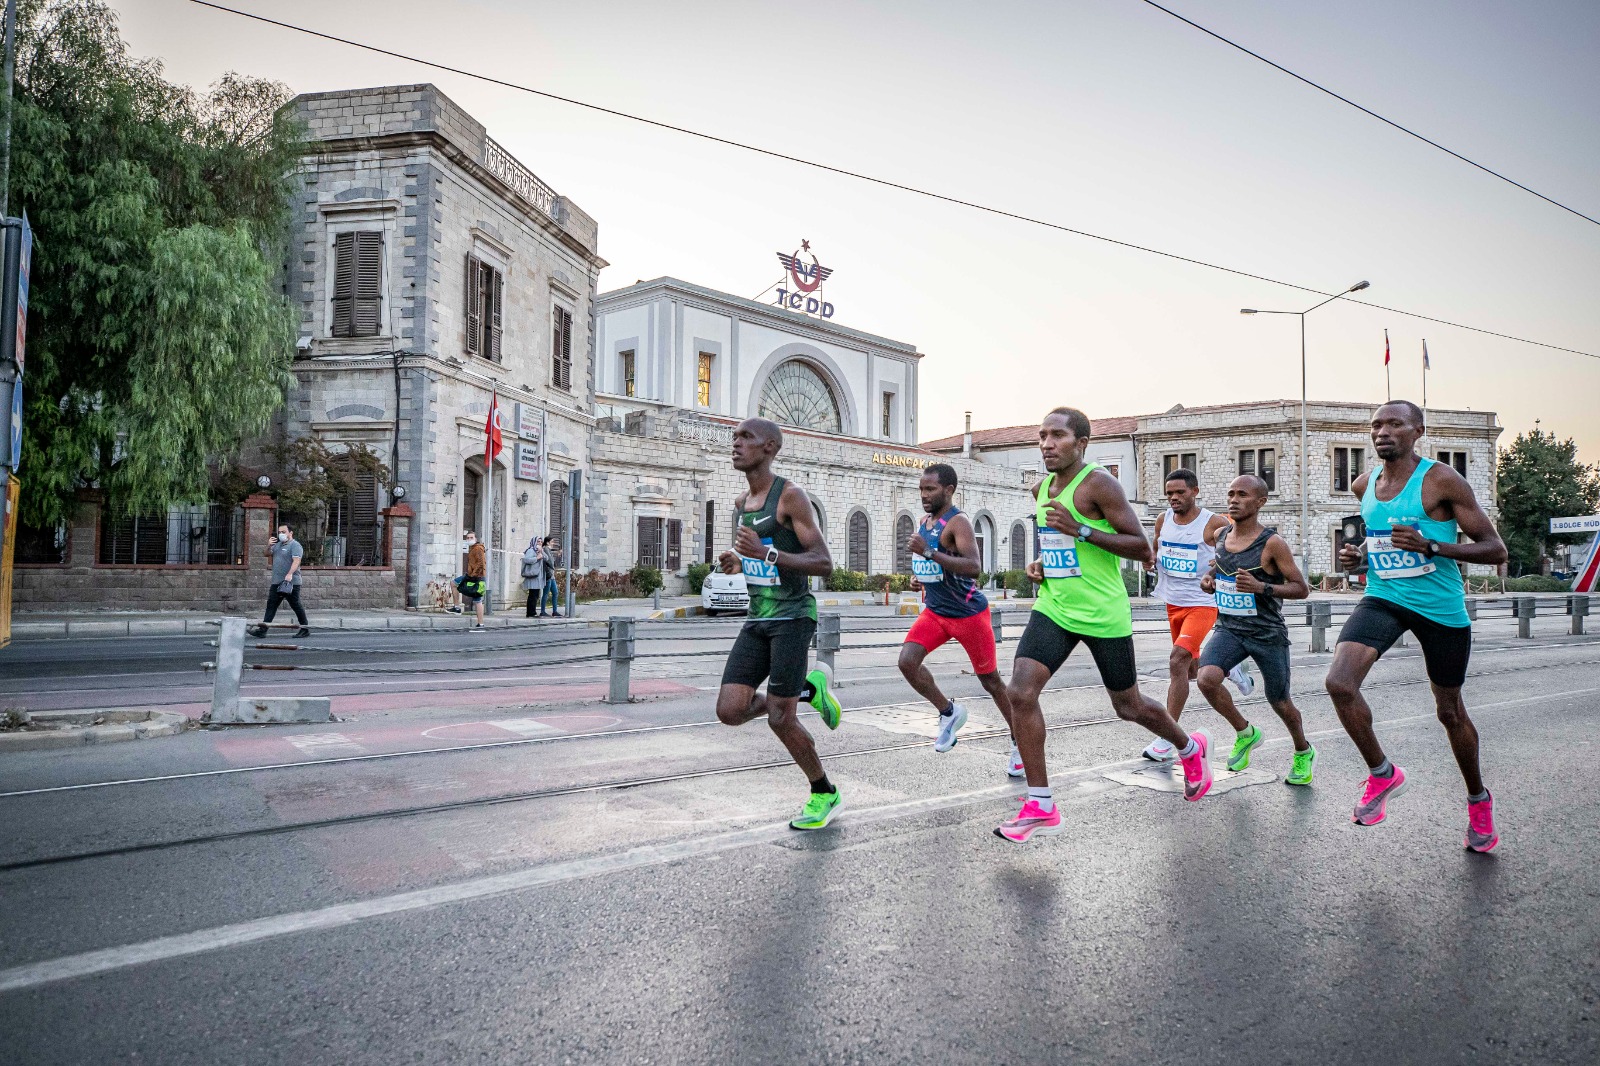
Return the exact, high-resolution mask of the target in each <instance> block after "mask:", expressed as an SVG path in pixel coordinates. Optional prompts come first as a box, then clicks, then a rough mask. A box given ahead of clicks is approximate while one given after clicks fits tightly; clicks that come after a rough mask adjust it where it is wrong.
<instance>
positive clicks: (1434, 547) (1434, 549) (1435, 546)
mask: <svg viewBox="0 0 1600 1066" xmlns="http://www.w3.org/2000/svg"><path fill="white" fill-rule="evenodd" d="M1423 554H1424V555H1426V556H1427V557H1428V558H1430V559H1432V558H1433V557H1434V556H1435V555H1438V554H1439V542H1438V541H1436V540H1430V541H1428V549H1427V551H1425V552H1424V553H1423Z"/></svg>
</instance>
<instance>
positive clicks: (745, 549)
mask: <svg viewBox="0 0 1600 1066" xmlns="http://www.w3.org/2000/svg"><path fill="white" fill-rule="evenodd" d="M782 447H783V431H782V430H780V429H779V428H778V426H777V424H776V423H774V422H769V421H768V420H767V419H765V418H748V419H746V420H745V421H743V422H741V423H739V426H738V428H736V429H735V430H734V431H733V468H734V469H735V470H738V471H739V472H740V473H742V474H744V476H745V479H746V481H747V482H748V483H749V486H750V487H749V490H748V491H747V492H745V493H744V494H742V495H741V496H740V497H739V500H738V502H737V503H736V504H735V507H736V508H737V509H738V511H739V527H738V530H737V531H736V533H735V534H734V539H733V548H732V550H730V551H725V552H723V553H722V556H721V558H720V560H719V562H720V563H721V565H722V569H723V572H724V573H728V574H738V573H743V574H744V578H745V584H746V586H747V587H748V588H749V590H750V617H749V619H748V620H747V621H746V622H745V624H744V628H743V629H742V630H740V631H739V637H738V639H737V640H735V641H734V642H733V650H732V651H730V652H729V653H728V663H727V665H726V666H725V667H724V668H723V671H722V688H721V689H720V690H719V691H718V692H717V717H718V718H719V719H721V721H722V722H723V724H724V725H743V724H744V723H746V722H748V721H750V720H751V719H753V718H760V717H762V716H763V715H765V716H766V719H767V725H769V726H771V727H772V731H773V732H774V733H776V734H777V735H778V739H779V740H781V741H783V746H784V747H785V748H787V749H789V755H790V757H792V758H793V759H794V761H795V765H797V766H799V767H800V769H801V770H802V771H804V772H805V775H806V778H807V779H808V780H809V781H810V782H811V796H810V798H809V799H808V800H807V801H806V804H805V806H804V807H803V808H802V809H801V811H800V813H799V814H798V815H796V816H795V817H794V818H793V819H791V820H790V822H789V824H790V825H791V826H793V827H794V828H795V829H821V828H822V827H823V826H825V825H827V824H828V822H829V821H830V820H832V818H833V816H834V814H835V813H836V812H837V811H838V810H839V806H840V800H839V790H838V789H837V788H835V787H834V786H833V782H831V781H829V780H828V775H827V774H825V773H824V772H823V770H822V762H821V760H819V759H818V758H817V747H816V744H815V743H813V742H812V740H811V734H810V733H808V732H807V731H806V727H805V726H803V725H801V724H800V717H799V715H798V714H797V713H796V707H797V705H798V704H799V702H800V700H802V699H804V700H805V701H806V702H808V703H810V704H811V706H813V707H815V708H816V709H817V712H818V713H819V714H820V715H821V716H822V721H823V723H824V724H825V725H826V726H827V727H828V728H829V729H837V728H838V726H839V701H838V700H836V699H834V697H833V692H832V690H831V685H830V682H831V680H832V679H831V678H830V677H829V676H828V671H827V670H826V669H825V668H823V667H821V666H819V667H818V668H817V669H815V670H812V671H811V672H810V673H809V674H808V673H806V660H807V658H808V657H809V655H810V649H811V637H812V635H813V634H815V633H816V631H817V601H816V597H814V596H812V595H811V589H810V585H809V582H810V579H811V578H812V577H827V576H828V575H829V574H831V573H833V556H832V555H830V554H829V553H828V544H827V542H826V541H824V540H823V539H822V530H820V529H818V528H817V517H816V512H815V511H813V510H812V509H811V500H810V498H809V497H808V496H807V495H806V490H805V489H803V488H801V487H800V486H799V485H796V484H794V483H793V482H791V481H788V480H786V479H784V478H781V477H779V476H777V475H776V474H774V473H773V472H772V460H773V458H774V457H775V456H776V455H777V454H778V451H779V449H781V448H782ZM708 533H709V531H708ZM763 681H765V682H766V683H767V691H766V693H765V694H762V693H760V692H758V691H756V689H757V688H758V687H759V686H760V684H761V683H762V682H763Z"/></svg>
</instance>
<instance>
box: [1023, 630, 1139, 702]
mask: <svg viewBox="0 0 1600 1066" xmlns="http://www.w3.org/2000/svg"><path fill="white" fill-rule="evenodd" d="M1079 644H1083V645H1086V646H1087V647H1088V649H1089V654H1090V655H1092V656H1094V664H1095V666H1097V667H1099V668H1100V681H1101V683H1102V684H1104V685H1105V687H1106V690H1107V691H1109V692H1121V691H1123V690H1124V689H1130V688H1133V687H1134V686H1135V685H1137V684H1138V683H1139V671H1138V669H1137V668H1136V667H1135V666H1134V663H1133V637H1132V636H1131V635H1130V636H1126V637H1086V636H1084V635H1083V634H1081V633H1073V632H1071V631H1070V630H1066V629H1062V628H1061V627H1060V626H1058V625H1056V624H1055V623H1054V622H1052V621H1051V620H1050V619H1048V618H1046V617H1045V616H1044V615H1042V614H1040V613H1039V612H1038V611H1034V612H1033V613H1032V614H1030V615H1029V616H1028V628H1027V629H1024V630H1023V631H1022V640H1021V641H1019V642H1018V644H1017V655H1016V657H1017V658H1018V659H1032V660H1033V661H1034V662H1036V663H1042V664H1043V665H1044V666H1045V667H1046V668H1047V669H1048V670H1049V671H1050V672H1051V673H1052V674H1053V673H1055V672H1056V671H1057V670H1059V669H1061V664H1062V663H1064V662H1066V661H1067V656H1069V655H1071V654H1072V649H1074V648H1076V647H1077V646H1078V645H1079Z"/></svg>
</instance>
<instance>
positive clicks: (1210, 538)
mask: <svg viewBox="0 0 1600 1066" xmlns="http://www.w3.org/2000/svg"><path fill="white" fill-rule="evenodd" d="M1162 492H1163V494H1164V495H1165V496H1166V497H1167V504H1168V507H1167V510H1166V513H1165V514H1163V515H1162V516H1161V517H1159V518H1157V519H1156V536H1155V541H1156V593H1155V595H1156V599H1158V600H1160V601H1162V602H1163V603H1165V604H1166V605H1167V624H1168V626H1169V627H1170V628H1171V630H1172V654H1171V655H1169V656H1168V657H1167V669H1168V676H1169V678H1170V680H1169V682H1168V684H1167V713H1168V714H1170V715H1172V717H1173V718H1177V717H1178V715H1180V714H1182V713H1183V705H1184V704H1185V703H1187V702H1189V683H1190V682H1191V681H1193V680H1194V677H1195V674H1196V672H1197V671H1198V665H1197V664H1198V663H1199V660H1200V645H1201V644H1202V643H1203V642H1204V641H1205V639H1206V635H1207V634H1208V633H1210V632H1211V627H1212V626H1213V625H1215V624H1216V621H1217V606H1216V602H1215V600H1214V599H1213V597H1212V595H1211V594H1210V593H1209V592H1206V591H1204V590H1203V589H1201V588H1200V579H1201V578H1202V577H1204V576H1205V575H1206V574H1207V573H1208V572H1209V571H1210V569H1211V561H1212V560H1213V559H1214V558H1216V555H1217V547H1216V544H1217V531H1218V530H1220V529H1223V528H1225V527H1226V526H1227V525H1228V518H1227V516H1226V515H1219V514H1215V513H1213V512H1212V511H1210V510H1208V509H1206V508H1204V507H1201V506H1199V504H1198V503H1197V502H1196V499H1197V497H1198V496H1199V495H1200V479H1199V478H1198V477H1196V476H1195V474H1194V471H1192V470H1183V469H1178V470H1174V471H1173V472H1172V473H1170V474H1168V475H1167V480H1166V482H1165V483H1164V484H1163V485H1162ZM1228 678H1229V680H1231V681H1232V682H1233V683H1234V684H1235V685H1238V686H1239V691H1240V692H1243V693H1244V694H1245V695H1249V694H1250V692H1251V690H1253V689H1254V688H1255V682H1254V680H1253V679H1252V678H1251V677H1250V675H1249V674H1247V673H1245V672H1244V669H1243V666H1242V664H1241V666H1240V667H1238V668H1235V669H1234V670H1232V671H1229V673H1228ZM1142 754H1143V755H1144V757H1145V758H1146V759H1150V760H1151V761H1153V762H1164V761H1166V760H1168V759H1171V758H1173V755H1174V753H1173V750H1172V745H1170V744H1168V743H1166V742H1165V741H1162V740H1157V741H1156V742H1155V743H1153V744H1151V745H1150V746H1149V747H1148V748H1145V749H1144V751H1143V753H1142Z"/></svg>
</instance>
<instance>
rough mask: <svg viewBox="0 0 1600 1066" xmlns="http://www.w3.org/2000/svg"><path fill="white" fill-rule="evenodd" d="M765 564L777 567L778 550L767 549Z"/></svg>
mask: <svg viewBox="0 0 1600 1066" xmlns="http://www.w3.org/2000/svg"><path fill="white" fill-rule="evenodd" d="M767 562H769V563H771V564H773V565H774V566H776V565H777V563H778V549H777V548H771V547H769V548H768V549H767Z"/></svg>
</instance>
